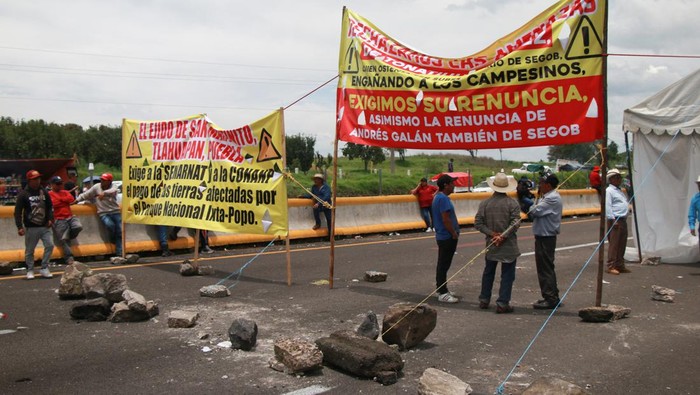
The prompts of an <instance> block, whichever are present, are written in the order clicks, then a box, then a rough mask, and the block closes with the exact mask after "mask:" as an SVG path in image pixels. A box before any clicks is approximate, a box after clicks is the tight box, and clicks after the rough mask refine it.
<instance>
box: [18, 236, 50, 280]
mask: <svg viewBox="0 0 700 395" xmlns="http://www.w3.org/2000/svg"><path fill="white" fill-rule="evenodd" d="M24 232H25V233H24V263H25V264H26V265H27V272H28V273H29V272H31V271H33V270H34V249H35V248H36V245H37V244H39V240H41V242H42V243H43V244H44V256H43V257H42V258H41V268H42V269H47V268H48V267H49V260H50V259H51V253H52V252H53V234H52V232H51V228H47V227H45V226H42V227H36V228H35V227H29V226H28V227H26V228H24Z"/></svg>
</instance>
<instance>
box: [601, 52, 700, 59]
mask: <svg viewBox="0 0 700 395" xmlns="http://www.w3.org/2000/svg"><path fill="white" fill-rule="evenodd" d="M603 56H627V57H642V58H683V59H700V55H663V54H640V53H606V54H604V55H603Z"/></svg>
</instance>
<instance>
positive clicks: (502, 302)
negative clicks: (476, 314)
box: [479, 259, 515, 306]
mask: <svg viewBox="0 0 700 395" xmlns="http://www.w3.org/2000/svg"><path fill="white" fill-rule="evenodd" d="M496 266H498V261H490V260H488V259H487V260H486V266H484V274H483V275H482V276H481V293H480V294H479V301H480V302H486V303H488V302H490V301H491V291H492V290H493V280H494V279H495V278H496ZM513 281H515V261H513V262H510V263H505V262H502V263H501V286H500V288H499V289H498V299H497V300H496V304H498V305H499V306H507V305H508V304H509V303H510V295H511V292H512V291H513Z"/></svg>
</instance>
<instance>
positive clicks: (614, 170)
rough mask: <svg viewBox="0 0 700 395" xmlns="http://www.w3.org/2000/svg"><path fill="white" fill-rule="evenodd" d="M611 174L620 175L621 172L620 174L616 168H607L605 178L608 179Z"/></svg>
mask: <svg viewBox="0 0 700 395" xmlns="http://www.w3.org/2000/svg"><path fill="white" fill-rule="evenodd" d="M613 176H622V174H620V170H617V169H611V170H608V175H607V176H606V177H607V179H608V180H609V179H610V178H611V177H613Z"/></svg>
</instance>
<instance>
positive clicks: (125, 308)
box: [107, 302, 151, 323]
mask: <svg viewBox="0 0 700 395" xmlns="http://www.w3.org/2000/svg"><path fill="white" fill-rule="evenodd" d="M150 318H151V316H150V315H149V314H148V312H146V311H135V310H131V309H129V305H128V304H126V302H119V303H115V304H113V305H112V314H110V316H109V317H107V320H108V321H110V322H115V323H117V322H140V321H146V320H148V319H150Z"/></svg>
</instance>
